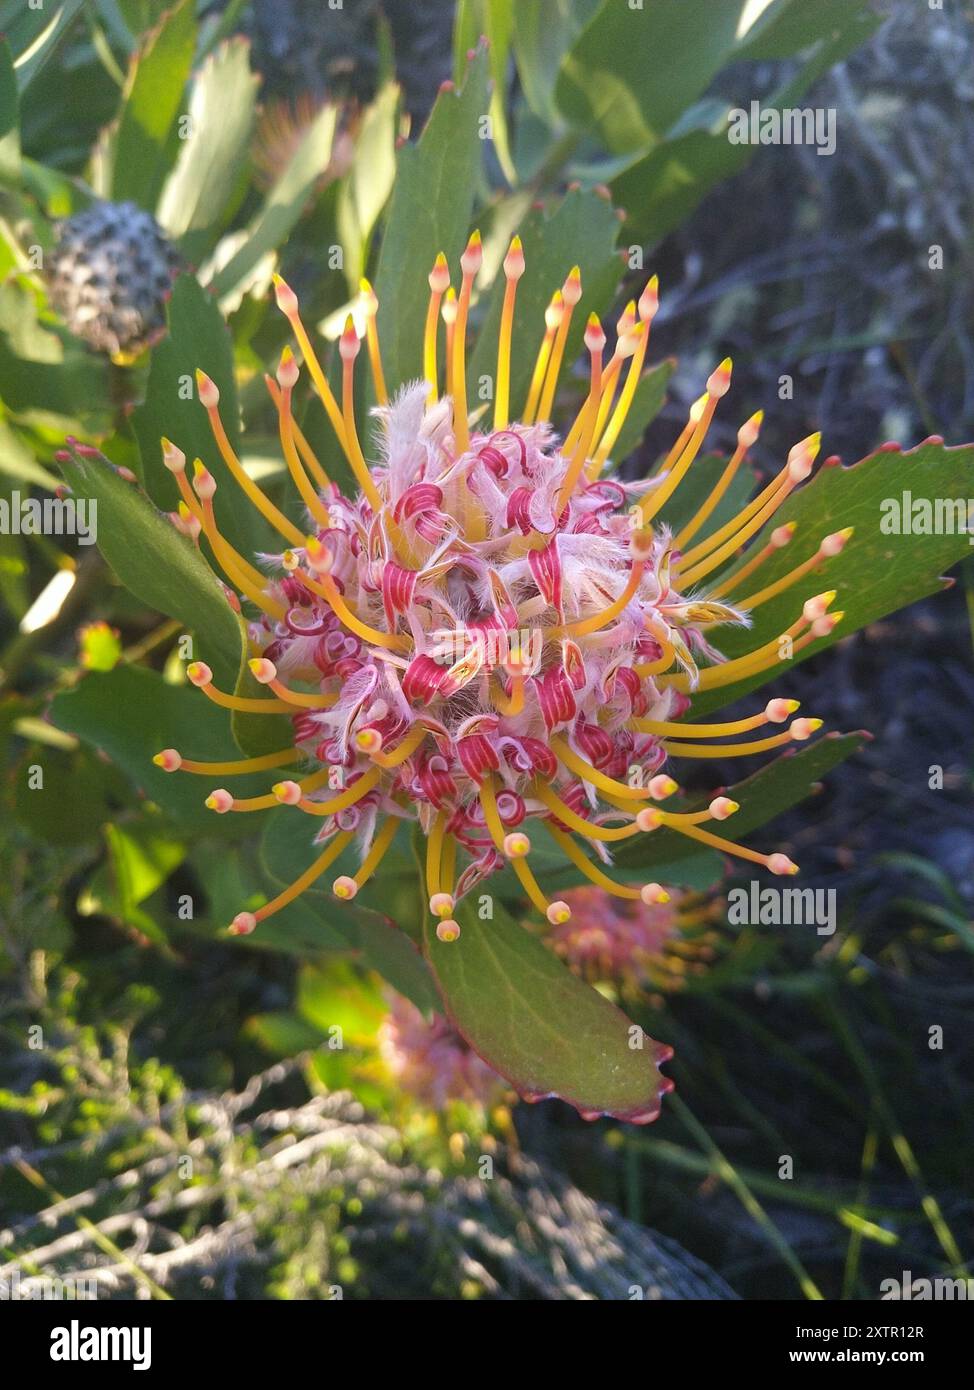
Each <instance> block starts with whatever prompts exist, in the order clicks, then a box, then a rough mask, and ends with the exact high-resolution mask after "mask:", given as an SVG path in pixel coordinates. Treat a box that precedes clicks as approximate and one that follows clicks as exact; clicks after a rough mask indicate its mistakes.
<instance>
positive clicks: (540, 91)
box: [513, 0, 602, 128]
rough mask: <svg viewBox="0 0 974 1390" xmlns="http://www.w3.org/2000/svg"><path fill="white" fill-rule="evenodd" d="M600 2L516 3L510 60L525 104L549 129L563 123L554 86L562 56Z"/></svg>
mask: <svg viewBox="0 0 974 1390" xmlns="http://www.w3.org/2000/svg"><path fill="white" fill-rule="evenodd" d="M601 4H602V0H517V3H516V4H515V5H514V34H513V46H514V60H515V62H516V64H517V71H518V76H519V77H520V79H521V86H522V87H523V88H524V95H525V98H526V99H527V102H528V105H529V106H530V108H531V110H532V111H533V112H534V113H535V115H536V116H539V117H540V118H541V119H542V120H543V121H545V122H546V123H547V124H548V125H549V126H551V127H553V128H557V127H558V126H561V125H563V124H564V122H563V121H562V118H561V114H560V112H559V110H558V107H557V106H556V105H555V97H554V93H555V83H556V81H557V79H558V70H559V68H560V66H561V62H562V59H563V57H564V55H565V54H566V53H567V52H568V50H569V49H570V48H571V46H572V43H573V42H574V40H575V38H576V37H577V35H578V34H579V33H580V32H581V30H582V29H584V27H585V25H586V24H587V23H588V22H589V20H590V19H591V18H592V16H593V15H594V14H595V12H596V11H597V10H598V8H599V6H600V5H601Z"/></svg>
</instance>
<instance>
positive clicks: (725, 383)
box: [707, 357, 733, 400]
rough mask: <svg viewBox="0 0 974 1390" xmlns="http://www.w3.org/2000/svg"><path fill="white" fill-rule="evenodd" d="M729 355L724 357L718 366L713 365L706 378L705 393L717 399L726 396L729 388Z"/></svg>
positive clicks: (730, 365) (730, 364)
mask: <svg viewBox="0 0 974 1390" xmlns="http://www.w3.org/2000/svg"><path fill="white" fill-rule="evenodd" d="M732 365H733V364H732V363H731V360H730V358H729V357H725V358H724V360H723V362H721V364H720V366H719V367H715V368H714V370H713V371H712V372H711V373H710V375H709V376H708V378H707V395H708V396H714V397H716V398H717V399H718V400H719V399H720V397H721V396H726V395H727V392H728V391H729V390H730V383H731V367H732Z"/></svg>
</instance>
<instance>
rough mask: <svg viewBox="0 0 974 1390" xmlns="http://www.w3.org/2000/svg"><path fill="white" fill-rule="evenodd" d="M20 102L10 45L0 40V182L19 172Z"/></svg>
mask: <svg viewBox="0 0 974 1390" xmlns="http://www.w3.org/2000/svg"><path fill="white" fill-rule="evenodd" d="M19 124H20V102H19V101H18V99H17V74H16V73H15V72H14V63H13V56H12V54H11V52H10V44H9V43H8V42H7V40H6V39H4V38H0V180H3V181H6V180H8V179H9V180H11V181H13V180H14V179H16V178H17V175H18V173H19V170H20V135H19Z"/></svg>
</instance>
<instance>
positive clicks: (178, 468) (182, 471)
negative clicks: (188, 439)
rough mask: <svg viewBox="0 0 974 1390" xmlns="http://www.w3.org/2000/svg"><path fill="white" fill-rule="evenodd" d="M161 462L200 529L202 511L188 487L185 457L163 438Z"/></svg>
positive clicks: (170, 442)
mask: <svg viewBox="0 0 974 1390" xmlns="http://www.w3.org/2000/svg"><path fill="white" fill-rule="evenodd" d="M161 443H162V461H163V463H164V465H165V466H166V468H168V470H169V472H170V473H171V474H172V475H173V477H174V478H175V479H176V485H177V486H178V488H179V495H180V496H181V498H182V499H183V505H184V506H185V507H186V510H187V511H188V512H189V514H190V515H191V516H193V517H195V518H196V520H197V521H198V522H199V524H200V527H201V528H202V525H203V510H202V508H201V507H200V504H199V502H198V500H197V498H196V494H195V493H194V492H193V489H192V488H191V487H190V485H189V479H188V478H187V477H186V455H185V454H184V453H183V451H182V449H177V448H176V446H175V444H173V442H172V441H171V440H169V439H166V438H165V437H163V439H162V441H161Z"/></svg>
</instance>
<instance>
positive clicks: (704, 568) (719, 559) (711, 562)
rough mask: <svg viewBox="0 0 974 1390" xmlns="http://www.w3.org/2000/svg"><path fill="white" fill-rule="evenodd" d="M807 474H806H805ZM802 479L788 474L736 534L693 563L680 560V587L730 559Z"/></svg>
mask: <svg viewBox="0 0 974 1390" xmlns="http://www.w3.org/2000/svg"><path fill="white" fill-rule="evenodd" d="M806 476H807V475H806ZM800 481H802V480H801V479H800V478H798V477H796V476H795V475H794V474H792V475H790V476H789V477H787V478H786V479H785V481H784V482H783V483H782V484H781V486H780V487H779V488H778V490H777V492H775V493H774V495H773V496H772V497H770V498H769V499H768V501H767V502H766V503H765V504H764V506H763V507H761V509H760V510H759V511H756V512H755V513H754V515H753V516H752V517H751V519H750V521H748V522H747V523H746V524H745V525H744V526H742V527H741V529H740V530H739V531H738V532H737V533H736V535H733V536H731V537H730V538H729V539H728V540H726V541H725V542H724V544H723V545H720V546H718V547H717V549H716V550H714V551H712V552H711V553H710V554H709V555H707V556H705V557H704V558H703V559H702V560H698V561H697V563H696V564H695V565H688V564H687V561H686V558H685V557H684V559H683V560H681V562H680V587H681V588H686V587H687V586H688V585H690V584H696V583H698V581H699V580H701V579H702V578H703V577H704V576H705V575H708V574H710V573H711V571H712V570H715V569H718V568H719V567H720V566H721V565H722V564H723V563H724V561H725V560H728V559H730V557H731V556H732V555H733V554H734V552H735V551H736V550H739V549H740V547H741V546H742V545H744V543H745V542H746V541H748V540H750V538H751V537H752V536H753V535H756V533H757V532H758V531H760V530H761V528H762V527H763V526H764V525H765V524H766V523H767V522H768V521H769V520H770V519H771V517H773V516H774V514H775V512H776V511H777V510H778V508H779V507H780V506H781V505H782V503H783V502H784V501H785V500H786V499H787V498H788V497H789V495H790V494H791V493H792V492H794V490H795V488H796V487H797V486H798V484H799V482H800Z"/></svg>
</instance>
